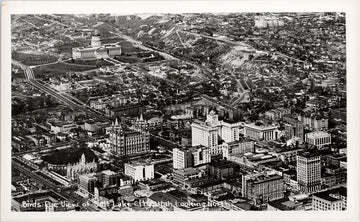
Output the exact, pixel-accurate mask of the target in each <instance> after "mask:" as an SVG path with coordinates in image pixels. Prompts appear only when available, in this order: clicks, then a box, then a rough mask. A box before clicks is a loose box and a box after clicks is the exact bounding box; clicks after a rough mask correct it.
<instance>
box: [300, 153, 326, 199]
mask: <svg viewBox="0 0 360 222" xmlns="http://www.w3.org/2000/svg"><path fill="white" fill-rule="evenodd" d="M296 159H297V160H296V162H297V170H296V171H297V182H298V186H299V189H300V191H301V192H304V193H311V192H314V191H318V190H320V188H321V157H320V154H319V153H318V151H317V150H306V151H304V152H301V153H299V154H298V156H297V158H296Z"/></svg>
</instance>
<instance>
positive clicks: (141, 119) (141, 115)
mask: <svg viewBox="0 0 360 222" xmlns="http://www.w3.org/2000/svg"><path fill="white" fill-rule="evenodd" d="M140 121H144V118H143V114H142V113H141V114H140Z"/></svg>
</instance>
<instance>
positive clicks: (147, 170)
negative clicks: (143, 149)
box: [124, 162, 154, 181]
mask: <svg viewBox="0 0 360 222" xmlns="http://www.w3.org/2000/svg"><path fill="white" fill-rule="evenodd" d="M124 167H125V175H128V176H130V177H131V178H132V179H133V180H135V181H142V180H150V179H153V178H154V164H152V163H145V162H133V163H125V165H124Z"/></svg>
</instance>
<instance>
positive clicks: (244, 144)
mask: <svg viewBox="0 0 360 222" xmlns="http://www.w3.org/2000/svg"><path fill="white" fill-rule="evenodd" d="M222 149H223V150H222V155H223V158H226V159H229V158H230V156H232V155H236V154H244V153H248V152H254V151H255V143H254V141H253V140H249V139H244V140H242V141H234V142H231V143H227V144H224V145H223V146H222Z"/></svg>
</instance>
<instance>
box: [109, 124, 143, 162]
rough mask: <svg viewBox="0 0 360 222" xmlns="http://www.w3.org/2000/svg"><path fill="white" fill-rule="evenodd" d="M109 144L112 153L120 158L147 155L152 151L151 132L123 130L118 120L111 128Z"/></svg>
mask: <svg viewBox="0 0 360 222" xmlns="http://www.w3.org/2000/svg"><path fill="white" fill-rule="evenodd" d="M109 142H110V149H111V151H112V152H113V153H114V154H117V155H120V156H124V155H133V154H139V153H146V152H148V151H149V150H150V135H149V131H147V130H142V129H139V130H134V129H123V127H122V126H121V125H120V124H119V123H118V120H117V119H116V120H115V124H114V123H113V124H112V126H111V129H110V137H109Z"/></svg>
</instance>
